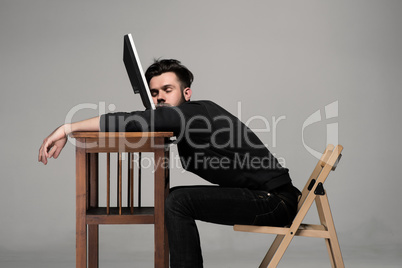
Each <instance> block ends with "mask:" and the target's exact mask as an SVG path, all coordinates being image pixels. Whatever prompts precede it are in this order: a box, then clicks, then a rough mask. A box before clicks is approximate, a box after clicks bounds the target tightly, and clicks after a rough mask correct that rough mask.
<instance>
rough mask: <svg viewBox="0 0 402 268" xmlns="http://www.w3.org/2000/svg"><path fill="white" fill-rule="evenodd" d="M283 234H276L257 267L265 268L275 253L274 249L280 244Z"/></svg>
mask: <svg viewBox="0 0 402 268" xmlns="http://www.w3.org/2000/svg"><path fill="white" fill-rule="evenodd" d="M284 237H285V236H284V235H277V236H276V238H275V240H274V242H272V245H271V247H270V248H269V250H268V252H267V254H266V255H265V257H264V259H263V260H262V262H261V264H260V266H259V268H267V267H268V264H269V263H270V262H271V260H272V257H273V256H274V255H275V252H276V250H277V249H278V247H279V245H280V244H281V242H282V240H283V238H284Z"/></svg>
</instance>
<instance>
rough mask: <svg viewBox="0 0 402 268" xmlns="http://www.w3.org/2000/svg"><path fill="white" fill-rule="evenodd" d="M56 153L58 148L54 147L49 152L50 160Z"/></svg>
mask: <svg viewBox="0 0 402 268" xmlns="http://www.w3.org/2000/svg"><path fill="white" fill-rule="evenodd" d="M55 151H56V146H53V147H52V148H50V150H49V152H48V158H52V157H53V155H54V153H55Z"/></svg>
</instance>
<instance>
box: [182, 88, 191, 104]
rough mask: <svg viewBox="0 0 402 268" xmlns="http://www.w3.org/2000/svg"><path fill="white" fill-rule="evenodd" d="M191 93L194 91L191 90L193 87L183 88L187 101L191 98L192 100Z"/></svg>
mask: <svg viewBox="0 0 402 268" xmlns="http://www.w3.org/2000/svg"><path fill="white" fill-rule="evenodd" d="M191 94H193V91H192V90H191V88H189V87H186V88H185V89H184V90H183V96H184V99H185V100H186V101H189V100H190V98H191Z"/></svg>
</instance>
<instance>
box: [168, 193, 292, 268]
mask: <svg viewBox="0 0 402 268" xmlns="http://www.w3.org/2000/svg"><path fill="white" fill-rule="evenodd" d="M292 189H293V187H292ZM296 209H297V194H295V192H294V191H292V190H286V189H285V190H283V191H279V192H277V193H269V192H267V191H263V190H249V189H246V188H225V187H219V186H185V187H176V188H172V189H171V193H170V195H169V196H168V198H167V200H166V205H165V220H166V225H167V231H168V239H169V247H170V263H171V267H172V268H198V267H203V260H202V253H201V245H200V238H199V234H198V229H197V226H196V223H195V220H201V221H205V222H211V223H217V224H224V225H234V224H247V225H269V226H286V225H288V224H290V223H291V222H292V220H293V218H294V217H295V215H296Z"/></svg>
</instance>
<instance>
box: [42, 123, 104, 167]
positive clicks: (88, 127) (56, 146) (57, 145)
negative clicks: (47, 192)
mask: <svg viewBox="0 0 402 268" xmlns="http://www.w3.org/2000/svg"><path fill="white" fill-rule="evenodd" d="M99 119H100V117H99V116H97V117H93V118H90V119H86V120H82V121H79V122H75V123H72V124H65V125H62V126H61V127H59V128H57V129H56V130H55V131H53V132H52V134H50V135H49V137H47V138H46V139H44V140H43V143H42V146H41V147H40V149H39V156H38V161H39V162H42V163H43V164H45V165H46V164H47V159H48V158H51V157H53V158H57V157H58V156H59V154H60V152H61V150H62V149H63V148H64V145H66V143H67V135H69V134H70V133H71V132H74V131H99V127H100V126H99Z"/></svg>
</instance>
